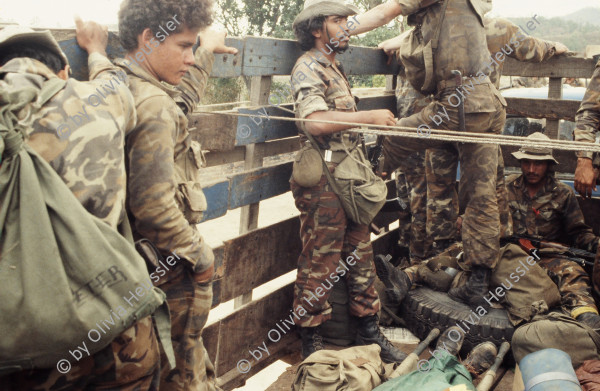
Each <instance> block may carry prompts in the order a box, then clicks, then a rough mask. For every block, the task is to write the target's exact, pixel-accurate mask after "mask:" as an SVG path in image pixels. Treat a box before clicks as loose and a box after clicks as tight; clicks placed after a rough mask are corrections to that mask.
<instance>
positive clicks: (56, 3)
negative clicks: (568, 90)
mask: <svg viewBox="0 0 600 391" xmlns="http://www.w3.org/2000/svg"><path fill="white" fill-rule="evenodd" d="M120 3H121V0H51V1H48V0H0V18H3V19H13V20H14V21H16V22H17V23H20V24H22V25H27V26H36V27H49V28H57V27H62V28H70V27H73V26H74V24H73V15H75V14H78V15H80V16H81V17H82V18H83V19H84V20H86V19H93V20H95V21H97V22H99V23H103V24H117V11H118V9H119V4H120ZM585 7H600V0H576V1H565V0H496V1H494V8H493V10H492V13H493V14H494V16H504V17H518V16H521V17H531V16H533V15H539V16H545V17H554V16H561V15H567V14H569V13H572V12H575V11H577V10H579V9H581V8H585ZM32 14H34V15H32Z"/></svg>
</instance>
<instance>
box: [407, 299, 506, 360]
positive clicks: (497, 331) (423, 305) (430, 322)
mask: <svg viewBox="0 0 600 391" xmlns="http://www.w3.org/2000/svg"><path fill="white" fill-rule="evenodd" d="M476 315H477V314H475V315H474V314H473V312H471V309H470V308H469V307H468V306H467V305H466V304H463V303H459V302H457V301H454V300H452V299H451V298H450V297H449V296H448V294H446V293H442V292H436V291H434V290H431V289H429V288H425V287H420V288H417V289H414V290H412V291H410V292H409V293H408V295H406V298H404V301H403V302H402V306H401V313H400V317H401V318H402V319H404V320H405V321H406V324H407V327H408V329H409V330H410V331H411V332H412V333H413V334H415V335H416V336H417V337H418V338H419V339H421V340H423V339H424V338H425V337H427V334H428V333H429V331H431V330H432V329H434V328H436V327H437V328H438V329H439V330H440V332H444V330H445V329H447V328H448V327H450V326H455V325H456V326H460V327H461V328H462V329H463V330H464V331H465V341H464V342H463V345H462V349H461V353H462V355H463V356H466V354H467V353H468V352H469V351H471V349H473V348H474V347H475V346H477V345H478V344H480V343H481V342H485V341H490V342H493V343H494V344H496V346H497V347H499V346H500V344H501V343H502V342H504V341H508V342H510V341H511V339H512V335H513V333H514V327H513V326H512V324H511V323H510V321H509V320H508V316H507V313H506V310H504V309H495V308H494V309H489V310H488V313H487V314H485V315H484V316H482V317H480V319H479V321H477V317H476ZM468 319H469V320H471V322H475V325H472V324H471V323H469V322H467V320H468Z"/></svg>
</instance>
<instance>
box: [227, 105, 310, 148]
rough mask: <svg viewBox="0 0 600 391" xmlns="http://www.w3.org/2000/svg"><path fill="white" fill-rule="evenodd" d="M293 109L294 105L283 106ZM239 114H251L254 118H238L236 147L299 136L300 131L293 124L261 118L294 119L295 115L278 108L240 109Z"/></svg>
mask: <svg viewBox="0 0 600 391" xmlns="http://www.w3.org/2000/svg"><path fill="white" fill-rule="evenodd" d="M282 107H285V108H288V109H291V108H292V105H291V104H288V105H282ZM238 112H240V113H243V114H250V115H253V117H238V122H237V131H236V132H237V133H236V140H235V145H236V146H240V145H249V144H255V143H263V142H265V141H269V140H277V139H281V138H286V137H293V136H297V135H298V129H297V128H296V125H295V124H294V123H293V122H289V121H282V120H275V119H270V118H261V117H259V116H278V117H289V118H292V117H293V116H294V115H293V114H292V113H290V112H288V111H284V110H281V109H280V108H279V107H276V106H270V107H269V106H267V107H263V108H260V109H238Z"/></svg>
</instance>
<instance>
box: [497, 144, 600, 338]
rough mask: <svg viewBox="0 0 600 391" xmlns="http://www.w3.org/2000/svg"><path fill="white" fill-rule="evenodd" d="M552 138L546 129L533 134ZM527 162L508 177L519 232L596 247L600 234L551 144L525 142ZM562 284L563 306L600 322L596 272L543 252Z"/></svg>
mask: <svg viewBox="0 0 600 391" xmlns="http://www.w3.org/2000/svg"><path fill="white" fill-rule="evenodd" d="M527 138H528V139H531V140H532V141H534V140H549V138H548V136H546V135H544V134H542V133H534V134H532V135H530V136H528V137H527ZM512 155H513V156H514V157H515V158H516V159H517V160H519V162H520V163H521V171H522V174H521V175H518V176H517V175H515V176H513V177H510V178H509V179H508V184H507V187H508V205H509V207H510V211H511V214H512V219H513V226H514V231H515V234H516V235H523V236H530V237H534V238H537V239H542V240H546V241H562V240H569V242H570V244H574V245H575V246H577V247H579V248H581V249H584V250H586V251H591V252H596V251H597V249H598V241H599V240H600V238H598V236H596V235H594V233H593V232H592V229H591V228H590V227H589V226H587V225H586V224H585V222H584V218H583V213H581V209H580V208H579V204H578V203H577V199H576V198H575V192H574V191H573V190H572V189H571V188H570V187H569V186H567V185H565V184H564V183H562V182H561V181H559V180H557V179H555V178H554V168H555V165H557V164H558V161H557V160H556V159H554V157H553V156H552V150H551V149H544V148H535V147H528V146H526V147H522V148H521V149H520V150H519V151H518V152H513V154H512ZM538 263H539V264H540V266H542V267H543V268H545V269H546V271H547V272H548V275H549V276H550V278H552V280H553V281H554V282H555V283H556V285H557V286H558V289H559V291H560V293H561V302H562V306H563V308H564V309H565V310H566V311H568V312H569V313H570V315H571V317H573V318H574V319H576V320H578V321H580V322H582V323H585V324H587V325H589V326H590V327H592V328H594V329H598V328H600V316H599V315H598V308H597V307H596V304H595V303H594V299H593V298H592V296H591V283H590V278H589V276H588V275H587V273H586V272H585V270H583V268H582V267H581V266H579V265H578V264H576V263H575V262H573V261H569V260H565V259H561V258H551V257H542V259H541V260H540V261H539V262H538Z"/></svg>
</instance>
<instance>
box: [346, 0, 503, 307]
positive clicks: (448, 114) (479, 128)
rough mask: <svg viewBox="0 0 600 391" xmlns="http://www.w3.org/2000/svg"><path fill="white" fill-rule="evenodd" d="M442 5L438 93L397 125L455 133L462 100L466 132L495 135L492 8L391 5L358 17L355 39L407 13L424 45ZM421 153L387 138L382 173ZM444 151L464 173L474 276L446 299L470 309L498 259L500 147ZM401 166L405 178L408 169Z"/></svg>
mask: <svg viewBox="0 0 600 391" xmlns="http://www.w3.org/2000/svg"><path fill="white" fill-rule="evenodd" d="M443 7H447V9H446V12H445V17H444V20H443V22H442V23H441V25H439V26H440V35H439V41H438V45H437V51H436V52H435V55H434V61H433V69H432V74H431V76H432V77H433V81H434V85H435V87H434V90H435V91H436V93H435V100H434V101H433V102H431V103H430V104H429V105H428V106H427V107H426V108H425V109H423V110H422V111H421V112H419V113H417V114H414V115H412V116H410V117H407V118H403V119H401V120H400V121H399V123H398V124H399V125H400V126H408V127H414V128H417V127H419V126H423V125H425V126H429V127H430V128H438V129H447V130H457V129H458V127H459V125H458V109H457V107H458V105H455V104H454V103H455V102H456V100H458V101H459V104H460V101H463V102H464V108H465V118H466V121H465V122H466V131H467V132H484V133H500V132H501V131H502V127H503V125H504V120H505V117H506V112H505V106H506V102H505V101H504V98H502V96H501V95H500V93H499V92H498V90H497V89H496V88H495V86H494V85H493V84H492V82H491V81H490V79H489V77H488V75H489V73H490V70H489V69H486V65H487V64H486V63H487V58H488V57H489V52H488V49H487V45H486V38H485V30H484V25H483V15H484V14H485V12H487V11H489V9H490V8H491V2H486V1H481V0H450V1H448V2H443V3H440V2H438V1H428V0H396V1H389V2H387V3H384V4H382V5H380V6H377V7H375V8H373V9H372V10H370V11H368V12H366V13H365V14H363V15H359V17H357V20H358V22H360V27H359V28H358V29H357V30H356V31H354V33H355V34H359V33H362V32H365V31H368V30H370V29H372V28H374V27H378V26H381V25H383V24H386V23H388V22H389V21H391V19H393V18H394V17H396V16H398V15H407V16H408V17H409V24H413V25H417V26H419V28H420V30H421V31H420V32H421V34H420V36H422V39H423V42H427V41H429V40H431V39H432V37H433V34H434V32H435V30H436V27H437V26H438V21H439V20H440V18H441V14H442V10H443ZM405 65H406V64H405ZM452 70H459V71H461V73H462V74H463V75H464V77H463V84H468V85H469V89H468V90H467V91H465V90H464V89H463V90H460V88H459V87H458V85H457V84H456V82H455V80H454V76H453V74H452V73H451V71H452ZM407 74H409V73H408V71H407ZM411 82H414V80H411ZM471 83H472V84H471ZM458 94H460V95H461V96H462V97H459V96H458ZM426 147H427V145H426V144H425V143H423V142H422V140H418V139H407V138H398V137H391V138H386V140H385V141H384V145H383V150H384V156H385V162H386V166H387V168H388V169H389V168H391V169H395V168H397V167H403V166H404V161H405V157H406V156H407V155H409V154H410V153H413V152H414V151H419V150H424V149H426ZM442 148H443V149H445V150H447V151H448V152H449V153H452V154H453V155H454V160H455V161H457V160H460V162H461V169H462V173H463V175H462V177H461V182H460V186H461V187H463V188H464V189H465V194H468V195H469V197H468V198H467V199H466V201H467V204H466V210H465V216H466V217H465V226H464V228H463V243H464V251H465V260H466V263H467V264H469V265H471V266H472V269H473V273H472V274H471V276H470V277H469V280H468V281H467V284H466V285H464V286H463V287H461V288H458V289H455V290H451V291H450V295H451V296H453V297H454V298H456V299H458V300H461V301H465V302H469V303H470V304H471V305H475V304H479V303H481V302H482V301H483V298H482V296H483V294H485V293H487V291H488V290H489V287H488V285H489V280H490V276H491V269H492V268H493V267H494V266H495V265H496V263H497V261H498V258H499V249H500V242H499V236H500V226H499V221H500V219H499V211H498V203H497V199H496V173H497V166H498V147H497V146H494V145H478V144H458V143H448V144H445V145H443V147H442ZM403 168H404V172H406V171H407V167H403ZM384 171H388V170H384ZM378 272H379V270H378ZM388 272H389V270H385V271H382V275H380V277H385V274H388ZM378 274H379V273H378ZM383 280H384V278H382V281H383ZM385 282H386V281H384V283H385ZM389 282H391V283H397V282H398V281H396V282H393V281H389ZM484 304H485V303H484Z"/></svg>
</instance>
